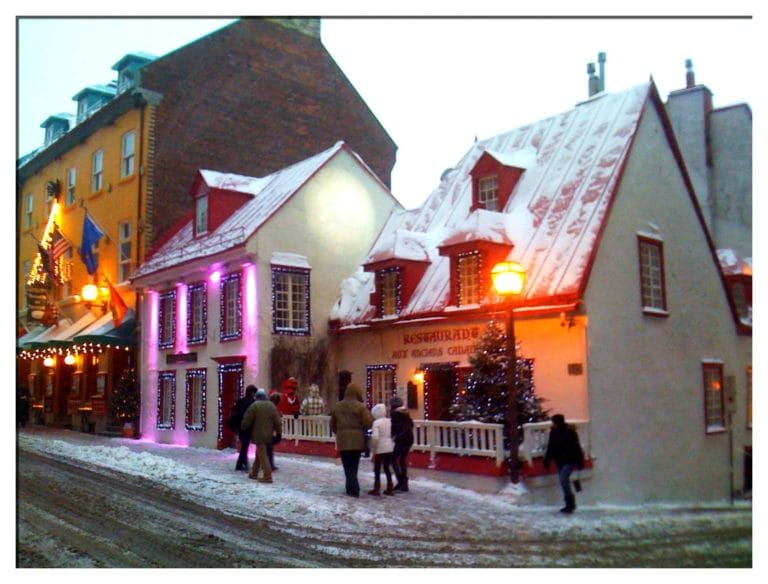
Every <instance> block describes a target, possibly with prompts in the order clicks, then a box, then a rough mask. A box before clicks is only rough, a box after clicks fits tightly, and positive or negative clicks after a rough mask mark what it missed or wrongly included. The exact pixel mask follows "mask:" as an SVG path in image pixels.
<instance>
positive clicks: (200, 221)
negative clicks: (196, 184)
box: [195, 195, 208, 235]
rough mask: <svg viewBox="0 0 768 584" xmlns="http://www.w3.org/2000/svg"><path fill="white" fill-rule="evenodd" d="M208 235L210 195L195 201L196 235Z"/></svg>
mask: <svg viewBox="0 0 768 584" xmlns="http://www.w3.org/2000/svg"><path fill="white" fill-rule="evenodd" d="M206 233H208V195H205V196H203V197H199V198H198V199H197V200H196V201H195V234H196V235H204V234H206Z"/></svg>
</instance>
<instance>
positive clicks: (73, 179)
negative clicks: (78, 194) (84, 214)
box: [65, 166, 77, 207]
mask: <svg viewBox="0 0 768 584" xmlns="http://www.w3.org/2000/svg"><path fill="white" fill-rule="evenodd" d="M76 183H77V167H75V166H72V167H70V168H68V169H67V194H66V197H65V204H66V206H67V207H71V206H72V205H74V204H75V200H76V199H75V185H76Z"/></svg>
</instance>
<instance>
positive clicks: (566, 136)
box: [333, 82, 653, 326]
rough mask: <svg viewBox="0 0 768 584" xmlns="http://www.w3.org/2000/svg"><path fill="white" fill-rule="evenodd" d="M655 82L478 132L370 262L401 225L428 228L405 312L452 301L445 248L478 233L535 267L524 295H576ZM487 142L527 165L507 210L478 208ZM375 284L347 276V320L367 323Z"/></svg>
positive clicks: (441, 307) (398, 216)
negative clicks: (478, 169) (476, 192)
mask: <svg viewBox="0 0 768 584" xmlns="http://www.w3.org/2000/svg"><path fill="white" fill-rule="evenodd" d="M652 87H653V86H652V82H647V83H643V84H641V85H638V86H635V87H632V88H630V89H628V90H626V91H624V92H620V93H613V94H608V93H606V94H604V95H601V96H600V98H599V99H592V100H588V101H586V102H583V103H581V104H579V105H577V106H576V107H575V108H574V109H572V110H569V111H566V112H564V113H562V114H559V115H556V116H553V117H550V118H546V119H544V120H540V121H538V122H534V123H531V124H528V125H525V126H522V127H520V128H517V129H515V130H512V131H509V132H506V133H504V134H499V135H497V136H493V137H491V138H488V139H486V140H482V141H478V142H476V143H475V144H474V145H473V146H472V147H471V148H470V150H469V151H468V152H467V153H466V154H465V155H464V157H463V158H462V159H461V160H460V161H459V162H458V164H456V165H455V166H454V167H453V168H452V171H451V172H448V173H445V175H444V177H443V179H442V180H441V182H440V184H439V186H438V187H437V188H436V189H435V190H434V191H433V192H432V194H431V195H430V196H429V197H428V198H427V200H426V201H425V203H424V204H423V205H422V206H421V207H420V208H419V209H415V210H412V211H409V212H400V213H393V214H392V215H391V216H390V218H389V220H388V222H387V224H386V225H385V227H384V229H383V230H382V232H381V235H380V236H379V239H378V240H377V241H376V242H375V243H374V244H373V246H372V248H371V253H370V254H369V256H368V259H366V261H365V263H369V262H371V261H372V259H378V258H382V257H385V256H386V251H385V250H386V249H387V247H388V246H390V247H391V245H392V242H393V241H396V237H395V235H394V234H396V233H408V234H410V237H411V239H412V240H414V241H416V240H417V237H418V241H419V244H420V246H421V247H423V249H424V253H425V254H426V255H427V256H428V257H429V258H430V260H431V264H430V265H429V266H428V267H427V269H426V271H425V273H424V275H423V277H422V279H421V281H420V283H419V284H418V285H417V287H416V289H415V290H414V292H413V295H412V296H411V298H410V300H409V301H408V303H407V305H406V306H403V307H402V310H401V312H400V316H401V317H411V318H413V317H418V316H419V315H422V314H435V313H441V312H444V311H445V309H446V308H447V304H448V301H449V297H450V296H449V292H450V290H449V286H450V274H449V265H450V261H449V258H448V257H444V256H439V254H438V253H437V249H436V248H437V246H440V245H446V244H451V243H459V242H460V241H461V240H462V239H463V240H464V241H467V240H468V238H470V237H471V238H472V240H475V241H491V242H494V243H506V244H509V243H511V244H512V245H513V246H514V247H513V249H512V251H511V252H510V254H509V256H508V259H510V260H513V261H517V262H520V263H521V264H522V265H524V266H525V267H526V269H527V272H528V280H527V284H526V289H525V291H524V297H523V300H525V301H529V302H541V303H543V304H545V303H547V302H550V301H551V299H552V298H560V299H562V298H576V297H577V296H578V295H579V294H580V292H581V291H582V290H583V285H584V283H585V278H586V276H587V273H588V269H589V265H590V262H591V258H592V257H593V253H594V251H595V248H596V243H597V241H598V235H599V233H600V231H601V228H602V225H603V221H604V219H605V217H606V216H607V212H608V209H609V207H610V202H611V200H612V198H613V195H614V193H615V190H616V187H617V185H618V181H619V176H620V173H621V169H622V167H623V164H624V161H625V159H626V156H627V154H628V152H629V148H630V145H631V144H632V139H633V137H634V135H635V132H636V130H637V127H638V122H639V120H640V114H641V112H642V110H643V107H644V105H645V103H646V100H648V98H649V95H650V93H651V90H652ZM485 152H487V153H488V154H489V155H491V156H493V157H494V158H496V159H497V160H498V161H499V162H501V163H502V164H505V165H511V166H518V167H520V168H524V169H525V171H524V172H523V174H522V176H521V178H520V180H519V181H518V183H517V185H516V186H515V188H514V190H513V191H512V194H511V196H510V197H509V200H508V201H507V204H506V207H505V208H504V209H503V211H502V212H501V213H491V212H487V211H470V208H471V205H472V179H471V176H470V171H471V170H472V169H473V167H474V166H475V164H476V162H477V161H478V159H479V158H480V157H481V156H482V155H483V153H485ZM419 234H420V237H419ZM419 251H421V250H419ZM393 253H395V254H397V253H399V252H393ZM373 285H374V280H373V279H372V278H362V277H361V275H360V274H359V273H358V274H355V275H354V276H352V277H351V278H350V279H348V280H347V281H345V282H344V283H343V285H342V292H341V296H340V298H339V300H338V302H337V304H336V306H335V307H334V310H333V313H334V316H333V318H337V319H339V320H340V323H341V326H353V325H359V324H363V323H364V322H366V320H367V319H370V318H371V317H372V316H373V315H374V314H375V311H374V310H373V309H372V307H371V306H370V304H369V294H370V293H371V292H372V291H373Z"/></svg>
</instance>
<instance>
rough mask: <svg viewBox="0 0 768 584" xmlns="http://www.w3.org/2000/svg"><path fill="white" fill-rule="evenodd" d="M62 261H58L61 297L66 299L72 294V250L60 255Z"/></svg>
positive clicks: (69, 249)
mask: <svg viewBox="0 0 768 584" xmlns="http://www.w3.org/2000/svg"><path fill="white" fill-rule="evenodd" d="M61 256H62V258H63V259H62V260H59V267H58V270H59V278H60V279H61V297H62V298H67V297H68V296H69V295H70V294H72V256H73V254H72V248H71V247H67V250H66V251H65V252H64V253H63V254H61Z"/></svg>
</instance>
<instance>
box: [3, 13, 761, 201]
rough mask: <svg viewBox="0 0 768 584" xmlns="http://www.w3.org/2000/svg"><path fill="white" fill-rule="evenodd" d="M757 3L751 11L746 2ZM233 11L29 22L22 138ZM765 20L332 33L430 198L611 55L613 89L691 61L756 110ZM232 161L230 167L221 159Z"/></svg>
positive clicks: (678, 73) (358, 23)
mask: <svg viewBox="0 0 768 584" xmlns="http://www.w3.org/2000/svg"><path fill="white" fill-rule="evenodd" d="M742 13H746V12H742ZM228 22H231V20H224V21H222V20H198V19H174V20H167V19H128V20H126V19H99V20H89V19H21V20H19V21H18V24H19V26H18V31H19V36H18V54H17V57H18V70H17V72H18V83H19V85H18V103H17V113H18V148H19V154H25V153H27V152H29V151H30V150H32V149H34V148H36V147H38V146H40V145H41V144H42V140H43V130H42V129H41V128H40V124H41V123H42V122H43V120H45V119H46V118H47V117H48V116H49V115H51V114H55V113H60V112H69V113H74V112H75V105H76V104H75V102H74V101H72V96H74V95H75V94H76V93H78V92H79V91H80V90H81V89H83V88H84V87H85V86H87V85H91V84H106V83H108V82H109V81H111V80H113V79H115V78H116V72H115V71H112V70H111V67H112V65H113V64H114V63H116V62H117V61H118V60H119V59H120V58H121V57H122V56H123V55H124V54H125V53H127V52H131V51H144V52H148V53H152V54H155V55H157V56H162V55H163V54H165V53H167V52H169V51H171V50H174V49H176V48H178V47H180V46H183V45H185V44H187V43H189V42H191V41H193V40H195V39H197V38H199V37H200V36H203V35H204V34H207V33H209V32H211V31H213V30H215V29H217V28H220V27H221V26H224V25H226V24H227V23H228ZM758 28H759V24H758V23H757V22H756V20H725V19H720V20H701V19H690V18H689V19H684V20H677V19H628V20H616V19H614V20H600V19H592V20H589V19H587V20H584V19H556V20H552V19H535V20H520V19H500V18H494V19H468V20H466V19H465V20H456V19H445V18H442V19H402V18H399V19H389V20H385V19H375V18H371V19H364V20H355V19H346V18H344V19H329V20H324V21H323V24H322V38H323V43H324V45H325V46H326V48H327V49H328V51H329V52H330V54H331V55H332V56H333V57H334V59H335V60H336V62H337V63H338V64H339V66H340V67H341V69H342V70H343V71H344V72H345V74H346V75H347V77H348V78H349V79H350V80H351V82H352V83H353V84H354V86H355V87H356V88H357V90H358V92H359V93H360V95H361V96H362V97H363V99H364V100H365V101H366V102H367V103H368V106H369V107H370V109H371V111H372V112H373V113H374V114H375V115H376V117H377V118H378V119H379V121H380V122H381V123H382V124H383V126H384V127H385V128H386V130H387V131H388V132H389V134H390V135H391V136H392V138H393V139H394V141H395V143H396V144H397V145H398V154H397V164H396V165H395V168H394V172H393V184H392V187H393V192H394V194H395V195H396V196H397V197H398V198H399V199H400V200H401V202H403V204H404V205H405V206H406V207H413V206H417V205H419V204H421V203H422V202H423V201H424V199H425V198H426V197H427V196H428V195H429V193H430V192H431V190H432V189H434V188H435V187H436V186H437V184H438V182H439V177H440V174H441V173H442V171H443V170H445V169H446V168H448V167H450V166H452V165H453V164H454V163H456V162H457V161H458V160H459V158H460V157H461V156H462V155H463V154H464V153H465V152H466V151H467V150H468V149H469V148H470V147H471V145H472V143H473V141H474V139H475V137H476V136H477V137H478V138H486V137H488V136H492V135H494V134H498V133H501V132H505V131H507V130H510V129H513V128H515V127H517V126H520V125H523V124H526V123H528V122H532V121H536V120H538V119H541V118H545V117H549V116H551V115H554V114H557V113H560V112H562V111H564V110H567V109H570V108H572V107H573V106H574V105H575V104H576V103H578V102H579V101H582V100H584V99H586V97H587V73H586V67H587V63H588V62H590V61H596V60H597V54H598V52H601V51H603V52H605V53H607V63H606V90H607V91H621V90H623V89H626V88H628V87H630V86H632V85H635V84H638V83H643V82H645V81H647V80H648V79H649V78H650V77H651V76H652V77H653V78H654V80H655V82H656V84H657V86H658V88H659V92H660V94H661V96H662V98H663V99H666V96H667V94H668V93H669V92H670V91H673V90H676V89H680V88H682V87H683V86H684V83H685V66H684V63H685V59H687V58H690V59H692V60H693V64H694V70H695V73H696V81H697V83H700V84H704V85H707V86H708V87H709V88H710V90H711V91H712V92H713V94H714V103H715V106H716V107H720V106H726V105H731V104H734V103H740V102H747V103H749V104H750V105H751V106H752V108H753V110H754V109H755V103H754V102H755V100H756V99H757V92H758V88H757V84H758V82H759V81H760V77H761V75H762V67H761V64H760V63H759V62H758V60H757V42H758V39H759V36H760V35H759V34H758ZM217 170H220V171H223V172H226V171H227V170H228V169H226V168H222V169H217Z"/></svg>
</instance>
